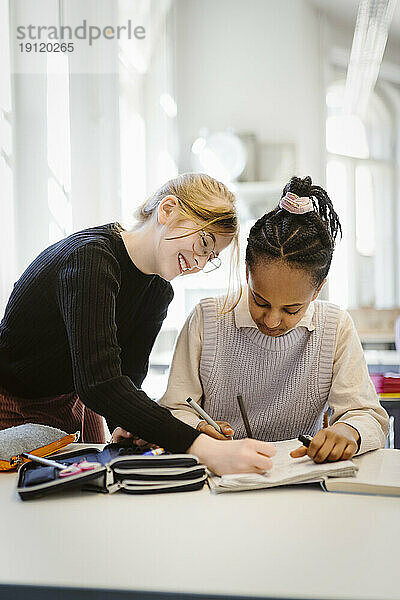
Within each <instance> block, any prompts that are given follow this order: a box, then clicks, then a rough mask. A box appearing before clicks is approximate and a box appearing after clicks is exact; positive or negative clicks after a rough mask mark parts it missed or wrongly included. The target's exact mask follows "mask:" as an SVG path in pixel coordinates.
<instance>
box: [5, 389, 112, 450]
mask: <svg viewBox="0 0 400 600" xmlns="http://www.w3.org/2000/svg"><path fill="white" fill-rule="evenodd" d="M25 423H38V424H40V425H50V426H51V427H57V428H58V429H62V430H63V431H66V432H67V433H75V432H76V431H80V432H81V437H80V440H79V441H80V442H85V443H86V444H87V443H92V444H104V443H105V441H106V437H105V432H104V422H103V417H102V416H101V415H99V414H97V413H95V412H94V411H93V410H91V409H90V408H88V407H87V406H85V405H84V404H83V402H82V401H81V400H80V399H79V397H78V395H77V394H75V393H71V394H62V395H61V396H50V397H47V398H34V399H27V398H17V397H16V396H12V395H10V394H8V393H7V392H6V391H5V390H4V389H1V388H0V430H1V429H7V428H8V427H15V426H16V425H23V424H25Z"/></svg>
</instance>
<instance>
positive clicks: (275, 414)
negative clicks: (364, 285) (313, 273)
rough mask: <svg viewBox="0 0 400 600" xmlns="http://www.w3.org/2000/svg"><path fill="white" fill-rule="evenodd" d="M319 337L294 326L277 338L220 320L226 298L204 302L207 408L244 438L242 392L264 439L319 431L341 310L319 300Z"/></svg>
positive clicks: (203, 370)
mask: <svg viewBox="0 0 400 600" xmlns="http://www.w3.org/2000/svg"><path fill="white" fill-rule="evenodd" d="M314 305H315V313H314V324H315V329H314V331H312V332H310V331H308V329H306V328H305V327H297V328H295V329H292V331H289V333H287V334H285V335H283V336H280V337H276V338H275V337H270V336H267V335H264V334H263V333H261V332H260V331H259V330H258V329H256V328H251V327H241V328H240V329H238V328H237V327H236V325H235V319H234V313H233V312H230V313H228V314H225V315H222V316H218V313H219V312H220V311H221V309H222V306H223V299H222V298H205V299H203V300H202V301H201V307H202V310H203V320H204V325H203V347H202V354H201V361H200V377H201V381H202V384H203V391H204V393H203V406H204V409H205V410H206V411H207V412H208V413H209V414H210V415H211V417H213V419H215V420H219V421H228V422H229V423H230V424H231V425H232V427H233V429H234V430H235V438H243V437H246V432H245V428H244V425H243V421H242V418H241V415H240V411H239V407H238V403H237V400H236V397H237V395H238V394H242V396H243V401H244V404H245V406H246V411H247V414H248V417H249V421H250V426H251V428H252V432H253V437H255V438H257V439H259V440H270V441H276V440H284V439H289V438H294V437H297V436H298V435H299V434H300V433H305V434H309V435H314V434H315V433H316V432H317V431H318V430H319V429H321V427H322V415H323V412H324V410H325V408H326V404H327V399H328V395H329V390H330V386H331V380H332V365H333V356H334V349H335V336H336V327H337V321H338V316H339V307H337V306H335V305H334V304H330V303H328V302H321V301H315V302H314Z"/></svg>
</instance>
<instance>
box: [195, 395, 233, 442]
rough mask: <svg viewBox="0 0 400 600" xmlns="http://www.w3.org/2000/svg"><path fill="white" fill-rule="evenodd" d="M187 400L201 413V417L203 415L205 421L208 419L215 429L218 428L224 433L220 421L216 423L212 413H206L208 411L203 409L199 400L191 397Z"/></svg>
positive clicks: (219, 431)
mask: <svg viewBox="0 0 400 600" xmlns="http://www.w3.org/2000/svg"><path fill="white" fill-rule="evenodd" d="M186 402H187V403H188V404H190V406H191V407H192V408H194V410H195V411H196V412H197V414H199V415H200V416H201V417H203V419H204V420H205V421H207V423H208V424H209V425H212V426H213V427H214V429H216V430H217V431H218V433H222V429H221V427H220V426H219V425H218V423H216V422H215V421H213V419H212V418H211V417H210V415H208V414H207V413H206V411H205V410H203V409H202V408H201V406H199V405H198V404H197V402H195V401H194V400H192V399H191V398H186ZM222 435H224V434H223V433H222Z"/></svg>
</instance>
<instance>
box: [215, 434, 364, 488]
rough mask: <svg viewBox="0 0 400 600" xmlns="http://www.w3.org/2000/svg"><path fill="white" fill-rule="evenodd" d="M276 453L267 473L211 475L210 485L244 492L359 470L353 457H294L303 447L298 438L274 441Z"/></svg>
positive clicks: (349, 473) (353, 472)
mask: <svg viewBox="0 0 400 600" xmlns="http://www.w3.org/2000/svg"><path fill="white" fill-rule="evenodd" d="M274 445H275V447H276V455H275V456H274V457H273V459H272V460H273V467H272V469H271V471H267V472H265V473H264V474H263V475H259V474H257V473H240V474H231V475H223V476H222V477H217V476H215V475H211V476H210V486H211V488H212V489H213V490H214V491H216V492H223V491H235V490H237V491H240V490H247V489H258V488H267V487H275V486H277V485H284V484H289V483H298V482H303V481H310V480H322V479H323V478H324V477H326V476H329V477H347V476H351V475H354V474H355V473H356V470H357V467H356V466H355V465H354V463H353V462H352V461H351V460H344V461H340V462H334V463H322V464H316V463H314V462H313V461H312V460H311V459H310V458H309V457H308V456H304V457H302V458H292V457H291V456H289V452H290V451H291V450H294V449H295V448H298V447H299V446H301V443H300V442H299V441H298V440H296V439H294V440H285V441H280V442H274Z"/></svg>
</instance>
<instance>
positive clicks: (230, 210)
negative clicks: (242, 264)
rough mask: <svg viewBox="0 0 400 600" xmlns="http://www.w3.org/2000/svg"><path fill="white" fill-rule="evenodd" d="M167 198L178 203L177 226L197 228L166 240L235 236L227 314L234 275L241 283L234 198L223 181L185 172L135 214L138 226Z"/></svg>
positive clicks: (163, 187)
mask: <svg viewBox="0 0 400 600" xmlns="http://www.w3.org/2000/svg"><path fill="white" fill-rule="evenodd" d="M166 196H174V197H175V198H176V199H177V202H178V216H177V218H176V220H175V223H171V224H172V225H173V224H176V223H177V222H179V221H184V220H185V219H187V220H190V221H193V222H194V223H195V225H196V227H195V228H194V229H193V230H192V231H189V233H185V234H183V235H181V236H175V237H173V238H172V237H171V238H166V239H170V240H171V239H178V238H180V237H187V236H189V235H192V234H193V233H196V232H198V231H207V232H209V233H213V234H219V235H229V236H232V237H233V247H232V252H231V260H230V274H229V288H228V294H227V296H226V299H225V303H224V307H223V312H225V308H226V304H227V301H228V295H230V290H231V282H232V274H233V273H235V275H236V280H237V281H238V282H239V288H240V279H239V221H238V215H237V212H236V207H235V195H234V194H233V193H232V192H231V191H230V190H229V189H228V188H227V187H226V185H224V184H223V183H221V182H220V181H217V180H216V179H213V178H212V177H210V176H209V175H206V174H205V173H183V174H182V175H179V176H178V177H175V178H174V179H170V180H169V181H167V182H166V183H165V184H164V185H163V186H162V187H160V188H159V189H158V190H157V191H156V192H155V193H154V194H153V196H151V197H150V198H149V199H148V200H146V202H144V203H143V204H142V206H140V207H139V209H138V210H137V211H136V213H135V217H136V219H137V221H138V225H141V224H143V223H145V222H146V221H147V220H148V219H150V218H152V217H153V215H154V214H155V212H156V210H157V208H158V205H159V204H160V202H161V200H162V199H163V198H165V197H166ZM240 293H241V291H239V295H238V297H237V298H236V300H235V301H234V304H233V305H232V306H231V307H230V308H229V310H232V309H233V308H234V307H235V306H236V304H237V303H238V302H239V299H240Z"/></svg>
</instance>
